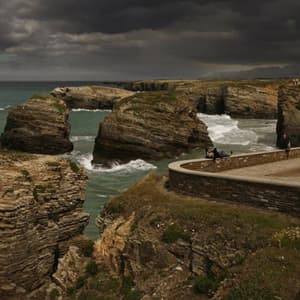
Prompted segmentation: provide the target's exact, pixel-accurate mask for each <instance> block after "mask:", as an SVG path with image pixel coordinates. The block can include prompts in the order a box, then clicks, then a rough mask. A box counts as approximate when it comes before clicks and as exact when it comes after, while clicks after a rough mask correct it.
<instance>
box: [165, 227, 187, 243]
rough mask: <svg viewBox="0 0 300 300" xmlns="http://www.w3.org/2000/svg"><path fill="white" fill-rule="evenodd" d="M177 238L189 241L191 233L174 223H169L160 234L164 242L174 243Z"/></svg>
mask: <svg viewBox="0 0 300 300" xmlns="http://www.w3.org/2000/svg"><path fill="white" fill-rule="evenodd" d="M179 239H181V240H184V241H186V242H190V240H191V235H190V234H189V233H187V232H185V231H184V230H183V229H182V228H180V227H179V226H178V225H176V224H172V225H169V226H168V227H167V228H166V230H165V231H164V233H163V236H162V240H163V241H164V242H165V243H175V242H176V241H177V240H179Z"/></svg>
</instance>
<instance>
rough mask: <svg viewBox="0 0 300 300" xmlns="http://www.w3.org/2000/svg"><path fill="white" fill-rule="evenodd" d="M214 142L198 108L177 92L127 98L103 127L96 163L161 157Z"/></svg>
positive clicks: (98, 142)
mask: <svg viewBox="0 0 300 300" xmlns="http://www.w3.org/2000/svg"><path fill="white" fill-rule="evenodd" d="M206 145H211V141H210V139H209V137H208V134H207V128H206V126H205V125H204V124H203V123H202V122H201V121H200V120H199V119H198V118H197V115H196V109H195V108H194V107H193V106H190V105H189V104H188V102H187V101H182V100H180V99H178V98H177V96H176V94H175V93H173V92H143V93H138V94H136V95H134V96H132V97H129V98H126V99H123V100H122V101H121V102H120V103H119V104H118V105H116V106H115V108H114V109H113V112H112V113H111V114H109V115H108V116H107V117H106V118H105V120H104V121H103V123H102V124H100V126H99V132H98V136H97V138H96V141H95V148H94V162H105V161H107V160H121V161H128V160H130V159H137V158H143V159H161V158H164V157H173V156H175V155H178V154H180V153H182V152H187V151H189V150H191V149H192V148H195V147H201V146H202V147H203V146H206Z"/></svg>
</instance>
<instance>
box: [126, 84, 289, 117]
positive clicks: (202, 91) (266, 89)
mask: <svg viewBox="0 0 300 300" xmlns="http://www.w3.org/2000/svg"><path fill="white" fill-rule="evenodd" d="M284 82H288V81H280V80H152V81H150V80H149V81H147V80H146V81H136V82H132V83H127V84H123V86H124V87H125V88H128V89H131V90H138V91H157V90H175V91H176V92H184V93H183V95H185V96H187V95H188V97H189V99H190V101H193V102H194V103H196V105H197V106H198V110H199V112H203V113H208V114H220V113H228V114H229V115H231V116H233V117H237V118H257V119H259V118H270V119H274V118H276V116H277V114H276V113H277V91H278V87H279V86H280V85H281V84H282V83H284Z"/></svg>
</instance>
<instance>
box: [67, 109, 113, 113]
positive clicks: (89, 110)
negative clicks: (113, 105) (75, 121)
mask: <svg viewBox="0 0 300 300" xmlns="http://www.w3.org/2000/svg"><path fill="white" fill-rule="evenodd" d="M80 111H88V112H99V111H103V112H111V109H86V108H74V109H72V112H80Z"/></svg>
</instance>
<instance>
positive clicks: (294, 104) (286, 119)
mask: <svg viewBox="0 0 300 300" xmlns="http://www.w3.org/2000/svg"><path fill="white" fill-rule="evenodd" d="M278 95H279V96H278V122H277V146H281V145H280V140H281V138H282V135H283V133H286V134H287V135H288V136H289V137H290V140H291V145H292V147H299V146H300V87H299V86H288V85H286V86H282V87H281V88H280V89H279V93H278Z"/></svg>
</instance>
